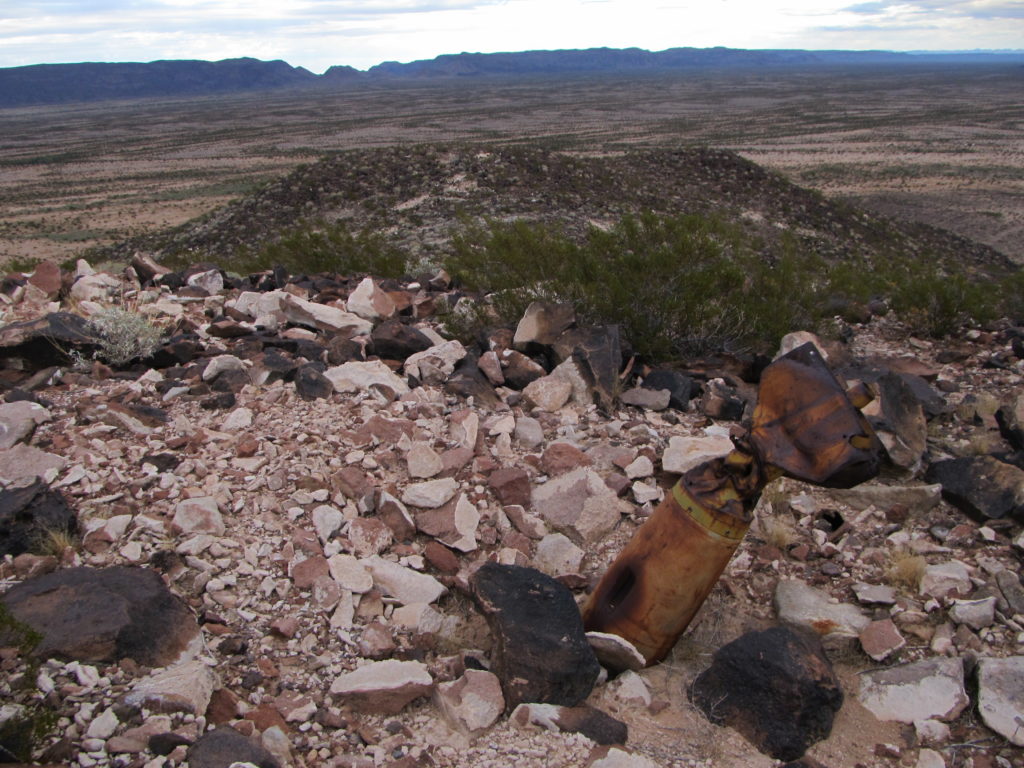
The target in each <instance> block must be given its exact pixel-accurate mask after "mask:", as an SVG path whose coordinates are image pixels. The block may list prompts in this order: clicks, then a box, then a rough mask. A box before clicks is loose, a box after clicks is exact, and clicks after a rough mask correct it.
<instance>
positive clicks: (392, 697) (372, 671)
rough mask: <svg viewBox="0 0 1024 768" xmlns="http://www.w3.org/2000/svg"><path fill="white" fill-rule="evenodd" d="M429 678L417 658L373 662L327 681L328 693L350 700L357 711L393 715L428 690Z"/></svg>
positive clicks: (430, 686)
mask: <svg viewBox="0 0 1024 768" xmlns="http://www.w3.org/2000/svg"><path fill="white" fill-rule="evenodd" d="M433 683H434V681H433V678H431V676H430V673H429V672H428V671H427V667H426V665H425V664H423V663H421V662H419V661H395V660H391V659H389V660H388V661H374V662H370V663H368V664H365V665H363V666H361V667H359V668H358V669H356V670H354V671H352V672H346V673H345V674H342V675H339V676H338V677H337V678H335V680H334V682H333V683H331V689H330V690H331V693H332V694H334V695H336V696H342V697H344V698H345V699H346V700H349V701H351V703H353V705H354V706H355V707H356V710H357V711H365V712H382V713H385V714H396V713H398V712H399V711H401V709H402V708H403V707H404V706H405V705H406V704H408V703H409V702H411V701H412V700H413V699H416V698H418V697H420V696H426V695H427V694H429V693H430V691H431V688H432V686H433Z"/></svg>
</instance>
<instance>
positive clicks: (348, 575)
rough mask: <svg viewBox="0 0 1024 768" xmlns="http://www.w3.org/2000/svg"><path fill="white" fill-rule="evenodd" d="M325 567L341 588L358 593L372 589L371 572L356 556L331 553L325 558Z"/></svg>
mask: <svg viewBox="0 0 1024 768" xmlns="http://www.w3.org/2000/svg"><path fill="white" fill-rule="evenodd" d="M399 567H401V566H399ZM327 569H328V570H329V571H330V573H331V578H332V579H334V580H335V581H336V582H338V585H339V586H340V587H341V588H342V589H346V590H348V591H349V592H355V593H356V594H358V595H361V594H364V593H366V592H369V591H370V590H371V589H373V574H371V573H370V571H369V570H367V568H366V566H365V565H363V561H361V560H360V559H359V558H357V557H354V556H352V555H345V554H341V553H339V554H337V555H331V556H330V557H329V558H327Z"/></svg>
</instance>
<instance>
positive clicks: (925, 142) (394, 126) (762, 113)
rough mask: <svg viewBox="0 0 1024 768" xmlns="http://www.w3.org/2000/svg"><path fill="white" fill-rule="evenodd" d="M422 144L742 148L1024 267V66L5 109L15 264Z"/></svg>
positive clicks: (800, 179) (833, 191)
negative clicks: (335, 161) (325, 164)
mask: <svg viewBox="0 0 1024 768" xmlns="http://www.w3.org/2000/svg"><path fill="white" fill-rule="evenodd" d="M421 142H459V143H479V144H481V145H488V144H509V143H512V144H518V143H528V144H541V145H543V146H545V147H548V148H552V149H559V150H562V151H566V152H573V153H587V154H593V153H619V152H624V151H628V150H629V149H633V148H664V147H680V146H695V145H708V146H715V147H723V148H727V149H732V150H735V151H737V152H739V153H740V154H741V155H743V156H744V157H746V158H748V159H750V160H753V161H755V162H757V163H760V164H762V165H764V166H765V167H767V168H769V169H771V170H773V171H776V172H778V173H780V174H782V175H784V176H785V177H787V178H788V179H789V180H791V181H793V182H795V183H797V184H800V185H803V186H807V187H810V188H812V189H815V190H818V191H820V192H822V193H823V194H825V195H826V196H829V197H833V198H837V199H842V200H846V201H850V202H853V203H855V204H858V205H861V206H864V207H866V208H868V209H870V210H873V211H874V212H877V213H882V214H885V215H889V216H893V217H897V218H905V219H910V220H914V221H918V222H923V223H926V224H930V225H934V226H939V227H943V228H946V229H949V230H951V231H953V232H955V233H957V234H959V235H962V236H965V237H968V238H970V239H973V240H977V241H979V242H981V243H984V244H986V245H990V246H992V247H994V248H996V249H998V250H1000V251H1001V252H1003V253H1004V254H1005V255H1007V256H1009V257H1010V258H1012V259H1013V260H1015V261H1017V262H1024V245H1022V243H1024V72H1022V71H1021V69H1020V67H1019V66H1018V67H1012V66H1006V65H983V64H971V65H963V66H952V65H942V66H940V65H935V64H929V65H925V64H921V65H918V66H904V67H901V68H899V69H887V68H882V67H875V66H860V67H856V68H827V69H820V70H817V71H804V70H767V69H766V70H762V71H731V72H699V71H698V72H692V73H681V74H659V75H644V76H630V77H628V78H627V77H611V76H583V75H579V76H574V77H569V78H558V79H554V78H533V79H516V80H512V79H507V80H506V79H501V78H485V79H475V80H472V81H459V80H443V81H429V82H427V81H423V82H417V81H408V80H406V81H395V82H394V83H390V84H379V83H378V84H373V85H369V84H353V85H349V86H345V87H344V89H341V88H338V89H330V90H329V89H313V90H302V91H272V92H266V93H262V94H259V95H252V94H250V95H237V94H235V95H224V96H218V97H204V98H198V99H191V100H146V101H124V102H103V103H94V104H80V105H61V106H52V107H30V108H10V109H4V110H0V262H4V263H9V264H10V263H13V264H18V263H22V262H26V263H32V262H34V261H36V260H40V259H47V258H49V259H56V260H58V261H64V260H68V259H73V258H75V257H76V256H78V255H80V254H82V253H85V252H87V251H88V250H89V249H91V248H94V247H97V246H99V247H102V246H107V245H111V244H114V243H117V242H120V241H122V240H123V239H125V238H127V237H129V236H132V235H138V234H145V233H151V232H154V231H158V230H160V229H163V228H166V227H172V226H176V225H180V224H183V223H184V222H186V221H189V220H190V219H193V218H194V217H197V216H202V215H203V214H206V213H209V212H210V211H212V210H214V209H216V208H217V207H219V206H221V205H222V204H224V203H226V202H228V201H230V200H232V199H235V198H237V197H239V196H241V195H243V194H245V193H246V192H248V191H250V190H252V189H254V188H256V187H257V186H258V185H260V184H261V183H263V182H266V181H268V180H270V179H273V178H276V177H278V176H281V175H283V174H285V173H287V172H289V171H291V170H293V169H294V168H295V167H296V166H298V165H300V164H303V163H309V162H312V161H314V160H316V159H318V158H319V157H321V156H322V155H323V154H325V153H331V152H337V151H343V150H350V149H361V148H369V147H382V146H395V145H404V144H412V143H421ZM225 256H226V257H228V256H230V255H229V254H225Z"/></svg>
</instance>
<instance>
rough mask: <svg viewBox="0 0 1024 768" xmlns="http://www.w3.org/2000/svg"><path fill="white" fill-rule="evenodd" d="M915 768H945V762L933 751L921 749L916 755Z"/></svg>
mask: <svg viewBox="0 0 1024 768" xmlns="http://www.w3.org/2000/svg"><path fill="white" fill-rule="evenodd" d="M915 768H946V760H945V758H943V757H942V755H941V754H940V753H938V752H936V751H935V750H934V749H921V750H918V753H917V763H916V765H915Z"/></svg>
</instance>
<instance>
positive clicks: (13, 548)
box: [0, 480, 78, 557]
mask: <svg viewBox="0 0 1024 768" xmlns="http://www.w3.org/2000/svg"><path fill="white" fill-rule="evenodd" d="M77 530H78V518H77V517H76V515H75V511H74V510H73V509H71V507H70V506H68V503H67V500H66V499H65V498H64V496H63V495H62V494H61V492H60V491H55V490H51V489H50V488H49V487H48V486H47V485H46V483H44V482H43V481H42V480H36V481H35V482H34V483H32V485H29V486H26V487H24V488H15V489H13V490H4V491H0V557H3V556H4V555H20V554H22V553H23V552H28V551H30V550H31V549H32V548H33V545H35V544H37V543H38V540H40V539H42V538H44V537H45V536H46V535H47V532H49V531H55V532H56V531H63V532H65V533H69V534H74V533H75V532H76V531H77Z"/></svg>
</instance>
